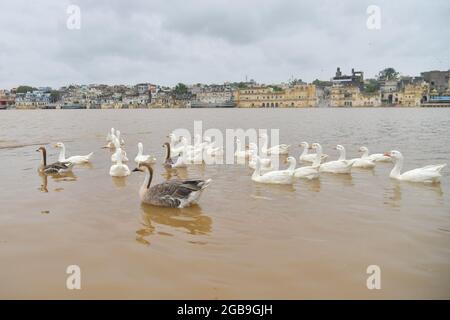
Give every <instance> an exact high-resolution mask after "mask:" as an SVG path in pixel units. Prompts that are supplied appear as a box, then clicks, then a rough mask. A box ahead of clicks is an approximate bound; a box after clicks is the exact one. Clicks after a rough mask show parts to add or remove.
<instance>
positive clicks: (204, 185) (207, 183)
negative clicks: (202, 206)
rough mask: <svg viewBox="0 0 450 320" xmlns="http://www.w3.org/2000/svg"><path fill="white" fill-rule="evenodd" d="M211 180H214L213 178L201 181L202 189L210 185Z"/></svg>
mask: <svg viewBox="0 0 450 320" xmlns="http://www.w3.org/2000/svg"><path fill="white" fill-rule="evenodd" d="M211 182H212V179H208V180H205V181H202V182H200V183H199V187H201V190H204V189H206V188H207V187H208V186H209V185H210V183H211Z"/></svg>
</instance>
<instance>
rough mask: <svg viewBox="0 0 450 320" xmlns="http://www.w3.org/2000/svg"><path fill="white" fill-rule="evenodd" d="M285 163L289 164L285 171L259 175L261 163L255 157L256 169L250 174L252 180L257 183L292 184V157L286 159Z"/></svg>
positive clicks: (293, 161) (293, 167) (293, 164)
mask: <svg viewBox="0 0 450 320" xmlns="http://www.w3.org/2000/svg"><path fill="white" fill-rule="evenodd" d="M286 161H287V162H288V163H289V167H288V168H287V169H286V170H277V171H269V172H266V173H261V162H260V159H259V157H258V156H256V169H255V171H254V172H253V174H252V180H253V181H255V182H259V183H270V184H293V183H294V169H295V165H296V163H295V162H296V161H295V158H294V157H288V158H287V159H286Z"/></svg>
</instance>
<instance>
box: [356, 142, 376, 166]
mask: <svg viewBox="0 0 450 320" xmlns="http://www.w3.org/2000/svg"><path fill="white" fill-rule="evenodd" d="M363 148H365V147H361V148H359V152H364V150H363ZM365 149H366V150H367V148H365ZM353 161H354V162H353V168H363V169H372V168H375V162H374V161H373V160H372V159H369V158H368V157H361V158H355V159H353Z"/></svg>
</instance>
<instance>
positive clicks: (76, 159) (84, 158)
mask: <svg viewBox="0 0 450 320" xmlns="http://www.w3.org/2000/svg"><path fill="white" fill-rule="evenodd" d="M55 147H56V148H59V149H61V151H60V152H59V157H58V161H59V162H72V163H73V164H81V163H87V162H89V160H90V158H91V157H92V155H93V154H94V153H93V152H91V153H89V154H87V155H85V156H71V157H69V158H66V146H65V145H64V143H62V142H57V143H56V144H55Z"/></svg>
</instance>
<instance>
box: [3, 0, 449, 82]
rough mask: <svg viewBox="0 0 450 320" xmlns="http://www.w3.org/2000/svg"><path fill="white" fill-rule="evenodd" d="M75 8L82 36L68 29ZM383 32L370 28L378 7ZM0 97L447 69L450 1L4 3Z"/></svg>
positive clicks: (101, 0)
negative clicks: (82, 87)
mask: <svg viewBox="0 0 450 320" xmlns="http://www.w3.org/2000/svg"><path fill="white" fill-rule="evenodd" d="M70 4H75V5H78V6H79V8H80V10H81V28H80V29H79V30H70V29H68V28H67V26H66V22H67V19H68V14H67V7H68V6H69V5H70ZM372 4H373V5H378V6H379V7H380V9H381V29H380V30H370V29H368V28H367V26H366V21H367V19H368V17H369V15H368V14H367V12H366V10H367V7H368V6H369V5H372ZM0 12H1V18H0V88H11V87H15V86H17V85H20V84H29V85H34V86H44V85H50V86H61V85H66V84H70V83H85V84H89V83H107V84H114V83H122V84H134V83H138V82H152V83H158V84H165V85H173V84H175V83H177V82H185V83H197V82H203V83H222V82H224V81H242V80H245V78H246V76H247V77H248V79H251V78H252V79H255V80H256V81H258V82H262V83H276V82H283V81H288V80H289V79H290V78H291V77H295V78H301V79H303V80H304V81H312V80H314V79H316V78H319V79H322V80H328V79H329V78H330V77H331V76H332V75H333V74H334V72H335V70H336V67H337V66H340V67H341V69H342V70H343V71H344V72H345V73H348V72H350V69H351V68H352V67H354V68H356V69H361V70H363V71H365V74H366V77H372V76H374V75H375V74H376V73H377V72H378V71H379V70H380V69H382V68H384V67H386V66H393V67H395V68H396V69H397V70H398V71H400V72H401V73H402V74H410V75H418V74H419V73H420V72H421V71H425V70H433V69H440V70H445V69H449V68H450V41H449V39H450V27H449V21H450V1H448V0H430V1H424V0H421V1H418V0H389V1H384V0H370V1H366V0H343V1H334V0H333V1H332V0H307V1H304V0H189V1H187V0H161V1H160V0H142V1H138V0H127V1H124V0H122V1H119V0H95V1H93V0H92V1H87V0H72V1H60V0H39V1H33V0H28V1H25V0H14V1H13V0H4V1H3V0H2V1H1V3H0Z"/></svg>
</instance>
